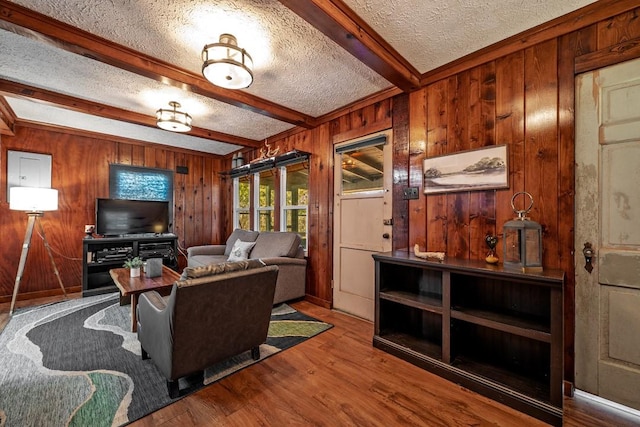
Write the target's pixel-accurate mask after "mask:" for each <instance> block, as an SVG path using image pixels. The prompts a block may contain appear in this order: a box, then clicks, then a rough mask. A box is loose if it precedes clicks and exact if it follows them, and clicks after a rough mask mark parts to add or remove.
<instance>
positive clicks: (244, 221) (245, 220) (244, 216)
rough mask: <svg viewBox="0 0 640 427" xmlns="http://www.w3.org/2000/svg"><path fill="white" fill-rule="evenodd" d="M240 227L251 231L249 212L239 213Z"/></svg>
mask: <svg viewBox="0 0 640 427" xmlns="http://www.w3.org/2000/svg"><path fill="white" fill-rule="evenodd" d="M238 227H239V228H242V229H243V230H251V222H250V217H249V212H239V213H238Z"/></svg>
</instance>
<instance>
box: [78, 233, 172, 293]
mask: <svg viewBox="0 0 640 427" xmlns="http://www.w3.org/2000/svg"><path fill="white" fill-rule="evenodd" d="M177 245H178V237H177V236H176V235H175V234H170V233H165V234H157V235H156V234H135V235H129V236H122V237H98V238H85V239H83V240H82V296H83V297H86V296H91V295H98V294H104V293H108V292H117V291H118V288H117V287H116V285H115V283H113V280H112V278H111V276H110V275H109V270H111V269H113V268H118V267H122V264H124V261H125V260H126V259H127V258H133V257H136V256H139V257H140V258H142V259H143V260H146V259H147V258H162V263H163V264H164V265H166V266H168V267H171V268H173V269H177V268H178V261H177V256H178V252H177Z"/></svg>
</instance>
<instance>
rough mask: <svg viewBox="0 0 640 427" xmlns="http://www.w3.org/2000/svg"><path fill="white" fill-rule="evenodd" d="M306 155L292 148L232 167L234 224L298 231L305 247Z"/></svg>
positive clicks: (238, 226) (307, 167) (257, 228)
mask: <svg viewBox="0 0 640 427" xmlns="http://www.w3.org/2000/svg"><path fill="white" fill-rule="evenodd" d="M308 156H309V155H308V153H302V152H299V151H292V152H289V153H286V154H283V155H281V156H278V157H276V158H270V159H266V160H264V161H259V162H252V163H251V164H249V165H244V166H240V167H238V168H235V169H233V170H232V171H231V176H232V177H233V226H234V228H242V229H245V230H249V229H252V230H258V231H291V232H294V233H298V234H299V235H300V239H301V240H302V246H303V247H304V249H305V251H306V250H307V240H308V235H307V226H308V207H307V206H308V204H309V162H308Z"/></svg>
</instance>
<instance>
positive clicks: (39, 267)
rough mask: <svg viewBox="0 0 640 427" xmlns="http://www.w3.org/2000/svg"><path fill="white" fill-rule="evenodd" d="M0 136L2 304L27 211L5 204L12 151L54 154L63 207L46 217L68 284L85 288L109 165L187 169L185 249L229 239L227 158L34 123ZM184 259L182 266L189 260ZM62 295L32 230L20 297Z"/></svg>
mask: <svg viewBox="0 0 640 427" xmlns="http://www.w3.org/2000/svg"><path fill="white" fill-rule="evenodd" d="M0 138H1V139H0V148H1V149H2V150H1V153H2V157H1V163H2V165H3V167H2V170H3V173H2V178H1V179H0V230H1V232H2V236H1V241H2V258H1V259H0V301H9V300H10V299H11V294H12V292H13V287H14V283H15V277H16V273H17V265H18V261H19V259H20V253H21V248H22V243H23V239H24V234H25V230H26V226H27V217H26V215H25V214H24V213H23V212H19V211H11V210H10V209H9V205H8V203H7V197H6V192H7V183H6V179H7V175H6V170H7V169H6V159H7V150H17V151H27V152H34V153H42V154H50V155H51V156H52V179H51V186H52V187H53V188H56V189H58V192H59V193H58V194H59V202H58V204H59V206H58V210H57V211H55V212H46V213H45V215H44V216H43V217H42V219H41V221H42V224H43V227H44V231H45V234H46V236H47V241H48V242H49V244H50V246H51V248H52V249H53V251H54V258H55V262H56V265H57V267H58V270H59V271H60V275H61V278H62V281H63V283H64V285H65V287H66V288H67V289H70V290H75V291H77V290H80V286H81V283H82V260H81V257H82V238H83V237H84V225H85V224H94V223H95V199H96V198H98V197H109V164H110V163H122V164H128V165H135V166H148V167H153V168H164V169H171V170H175V168H176V166H187V167H188V168H189V173H188V174H186V175H185V174H175V175H174V189H175V190H174V212H175V213H174V223H173V228H174V232H175V233H176V234H177V235H178V238H179V244H180V246H181V247H183V248H186V247H189V246H193V245H198V244H206V243H211V242H220V241H224V239H226V234H225V233H226V230H225V229H224V225H225V223H226V219H225V217H224V216H225V212H226V209H225V207H224V205H221V200H223V199H222V197H221V194H220V188H221V185H220V175H219V174H218V172H219V171H221V170H223V169H224V168H225V167H227V166H226V165H225V164H224V162H225V161H224V160H220V159H218V158H217V157H215V156H211V155H205V154H201V153H195V152H188V151H184V150H183V151H173V150H170V149H169V148H168V147H166V146H161V145H152V144H139V143H136V142H126V141H120V140H110V139H108V138H106V137H105V138H98V137H90V136H83V135H79V134H75V133H66V132H63V131H59V132H58V131H54V130H47V129H43V128H40V127H37V126H35V127H31V126H29V127H23V126H18V127H17V132H16V135H15V136H6V135H2V136H1V137H0ZM223 236H224V237H223ZM181 258H182V257H181ZM180 261H181V264H182V265H184V259H183V258H182V259H181V260H180ZM60 292H61V290H60V288H59V285H58V282H57V280H56V278H55V275H54V273H53V268H52V266H51V263H50V261H49V259H48V256H47V254H46V251H45V249H44V245H43V243H42V240H41V239H40V238H39V237H38V236H37V235H36V234H35V233H34V236H33V238H32V243H31V247H30V249H29V256H28V258H27V264H26V267H25V272H24V275H23V278H22V282H21V284H20V294H19V297H20V298H35V297H38V296H45V295H49V294H52V293H60Z"/></svg>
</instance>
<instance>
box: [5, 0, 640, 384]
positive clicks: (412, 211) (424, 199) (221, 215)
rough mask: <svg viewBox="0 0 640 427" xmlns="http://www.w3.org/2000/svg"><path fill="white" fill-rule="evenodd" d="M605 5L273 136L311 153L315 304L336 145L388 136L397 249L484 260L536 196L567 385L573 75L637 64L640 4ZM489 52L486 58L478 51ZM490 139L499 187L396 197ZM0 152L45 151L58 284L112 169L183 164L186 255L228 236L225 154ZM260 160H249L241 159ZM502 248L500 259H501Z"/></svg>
mask: <svg viewBox="0 0 640 427" xmlns="http://www.w3.org/2000/svg"><path fill="white" fill-rule="evenodd" d="M609 3H610V2H604V3H603V4H602V6H601V7H600V8H597V6H596V10H595V11H594V12H593V13H592V14H591V15H590V16H598V17H601V18H598V19H601V20H600V21H599V22H596V23H593V24H591V25H588V26H584V27H583V28H581V29H579V30H575V28H576V23H575V22H570V23H568V24H566V25H571V26H570V27H569V26H568V27H567V28H568V29H567V30H566V31H564V32H563V31H562V28H558V27H557V26H556V27H550V29H548V31H552V32H553V33H552V34H553V36H548V37H546V36H545V34H544V32H542V33H541V32H537V33H536V35H535V39H536V40H539V42H538V43H536V44H531V43H529V41H527V43H526V45H527V47H526V48H523V47H522V46H521V44H520V41H514V42H513V43H512V45H510V46H506V45H505V44H500V46H499V49H500V50H499V52H500V56H498V55H493V59H491V60H489V61H475V62H476V63H474V61H473V58H471V59H470V60H469V61H468V63H469V64H470V65H468V66H466V67H465V66H462V65H461V63H460V62H457V63H456V64H455V70H456V71H455V72H451V73H448V72H447V70H446V69H445V70H441V71H439V72H438V73H437V74H433V75H438V76H445V77H441V78H440V77H439V78H438V80H434V81H430V82H429V83H428V84H427V86H425V87H424V88H422V89H421V90H419V91H416V92H413V93H411V94H408V95H406V94H402V95H397V96H395V97H394V98H392V99H386V100H382V101H377V102H375V103H373V104H371V105H367V106H364V107H354V108H352V109H349V111H348V112H346V113H345V114H343V115H340V116H338V117H337V118H333V119H332V120H330V121H328V122H326V123H324V124H322V125H320V126H318V127H317V128H315V129H312V130H300V131H299V132H289V133H286V134H283V135H282V136H279V137H274V138H272V141H271V142H272V143H273V146H277V147H280V152H286V151H289V150H292V149H298V150H302V151H307V152H309V153H311V160H310V166H309V169H310V170H309V174H310V175H309V183H310V184H309V185H310V188H311V191H310V202H309V222H308V226H309V248H310V249H309V267H308V275H307V276H308V281H307V297H308V298H309V299H310V300H312V301H313V302H315V303H318V304H321V305H325V306H329V305H330V304H331V300H332V290H331V278H332V269H333V262H332V259H333V258H332V257H333V251H332V247H333V240H332V238H333V212H332V209H333V149H332V148H333V147H332V144H333V143H334V142H336V141H344V140H346V139H350V138H356V137H360V136H364V135H367V134H370V133H373V132H376V131H379V130H382V129H385V128H393V130H394V150H393V156H394V158H393V168H394V170H393V182H394V191H393V194H394V201H393V204H394V206H393V212H394V242H393V246H394V249H401V248H406V247H412V246H413V245H414V244H415V243H418V244H419V245H420V246H421V247H422V248H426V249H428V250H434V251H446V253H447V255H448V256H450V257H461V258H470V259H482V258H483V257H484V256H485V253H486V247H485V245H484V236H485V235H487V234H496V235H499V234H500V233H501V231H502V225H503V224H504V223H505V222H506V221H508V220H510V219H511V218H512V217H513V216H514V214H513V212H512V209H511V206H510V200H511V197H512V195H513V194H514V193H515V192H518V191H527V192H529V193H531V194H532V195H533V198H534V208H533V210H532V211H531V213H530V216H531V218H532V219H534V220H535V221H537V222H539V223H541V224H542V226H543V232H544V236H543V242H544V265H545V266H547V267H550V268H560V269H563V270H564V271H565V272H566V274H567V286H566V288H565V304H564V317H565V379H567V380H568V381H573V351H574V349H573V331H574V299H575V295H574V287H575V284H574V267H573V263H574V242H573V239H574V236H573V227H574V224H573V221H574V77H575V72H576V70H577V69H578V70H580V71H585V70H588V69H596V68H598V67H599V66H604V65H610V64H613V63H616V62H619V61H621V60H624V59H630V58H631V57H637V56H640V52H638V48H637V46H638V45H640V19H638V15H640V8H637V9H635V10H631V11H630V12H627V13H622V14H619V15H616V16H611V13H610V12H608V11H609V9H608V6H607V4H609ZM627 4H631V2H629V1H628V0H624V1H620V2H618V3H616V5H619V7H621V8H622V7H625V8H626V9H629V6H625V5H627ZM631 7H635V6H631ZM587 18H588V17H580V19H587ZM580 19H578V20H577V21H576V22H578V21H579V20H580ZM557 34H561V35H559V36H558V35H557ZM503 52H504V54H503ZM486 54H487V53H486V50H485V51H483V52H482V54H481V55H480V56H479V57H480V58H483V57H484V56H482V55H486ZM496 56H497V57H496ZM333 117H335V116H333ZM495 144H507V145H508V149H509V184H510V187H509V188H508V189H505V190H495V191H493V190H492V191H478V192H461V193H450V194H440V195H429V196H424V195H421V196H420V198H419V199H418V200H411V201H406V200H402V189H403V188H404V187H406V186H416V187H419V188H420V189H421V190H422V160H424V158H425V157H432V156H437V155H442V154H449V153H455V152H458V151H462V150H469V149H475V148H480V147H484V146H489V145H495ZM1 145H2V155H3V158H2V159H3V163H4V161H5V160H6V150H7V149H15V150H24V151H34V152H40V153H51V154H53V163H54V176H53V186H54V187H57V188H59V189H60V190H61V196H60V204H61V209H60V210H59V211H57V212H55V213H47V214H46V215H45V217H44V223H45V230H46V232H47V236H48V238H49V239H50V241H51V243H52V245H53V246H54V247H55V248H56V250H57V251H59V252H60V253H61V254H63V255H64V258H63V257H62V255H56V257H57V258H56V262H58V263H59V265H60V266H62V272H63V280H64V282H65V283H66V284H67V285H68V286H69V285H74V286H78V285H79V283H80V265H81V264H80V261H79V259H78V258H79V257H80V255H81V245H80V243H81V238H82V229H83V225H84V224H88V223H93V215H94V214H93V209H94V208H93V203H94V199H95V198H96V197H105V196H106V195H107V194H108V188H107V176H108V167H107V165H108V163H109V162H121V163H127V164H134V165H145V166H152V167H166V168H169V169H173V168H175V166H177V165H180V166H182V165H186V166H188V167H189V174H188V175H176V182H175V189H176V207H175V210H176V220H175V224H174V228H175V232H176V233H177V234H178V236H179V238H180V244H181V246H182V247H188V246H192V245H196V244H202V243H210V242H214V243H215V242H222V241H224V240H225V238H226V236H227V235H228V234H229V233H230V232H231V228H232V224H231V220H230V219H231V213H232V211H231V209H232V206H231V204H230V203H228V201H229V200H231V199H232V197H231V196H232V194H231V179H230V178H229V177H228V176H226V175H223V174H220V173H219V172H221V171H224V170H226V169H228V168H229V167H230V164H229V161H228V160H227V161H223V160H216V159H214V158H213V157H209V156H206V155H197V154H191V153H186V152H181V151H175V152H174V151H171V150H167V149H166V148H159V147H160V146H144V145H135V144H128V143H124V142H114V141H109V140H102V139H95V138H86V137H78V136H73V135H67V134H65V133H57V132H44V131H40V130H34V129H27V128H21V129H19V130H18V133H17V135H16V136H15V137H6V136H3V137H2V140H1ZM256 155H257V152H254V153H247V155H246V159H247V160H250V159H251V158H252V156H256ZM4 170H5V171H6V168H4ZM5 180H6V173H4V174H3V177H2V181H1V182H0V195H2V197H0V198H1V199H2V202H0V214H1V215H2V216H1V219H0V221H1V224H0V225H1V226H2V241H3V243H4V245H3V255H4V257H3V259H2V260H1V261H0V273H1V274H2V276H1V282H0V298H3V296H5V297H4V298H5V299H6V296H7V295H9V296H10V293H11V290H12V288H13V281H14V279H15V268H16V265H17V262H18V258H19V252H20V244H21V242H22V236H23V234H24V227H25V226H26V218H25V217H24V214H22V213H16V212H11V211H9V210H8V206H7V204H6V197H4V193H5V192H6V181H5ZM36 243H37V242H36ZM501 243H502V242H500V244H499V245H498V255H499V256H500V257H501V258H502V245H501ZM56 286H57V284H56V282H55V278H54V276H53V274H52V273H51V269H50V267H49V264H48V261H47V259H46V257H45V254H44V250H43V249H41V246H40V245H38V244H36V245H34V248H33V249H32V254H31V256H30V259H29V261H28V265H27V271H26V274H25V278H24V279H23V288H22V289H23V292H38V291H47V290H49V292H56V291H55V289H56Z"/></svg>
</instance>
